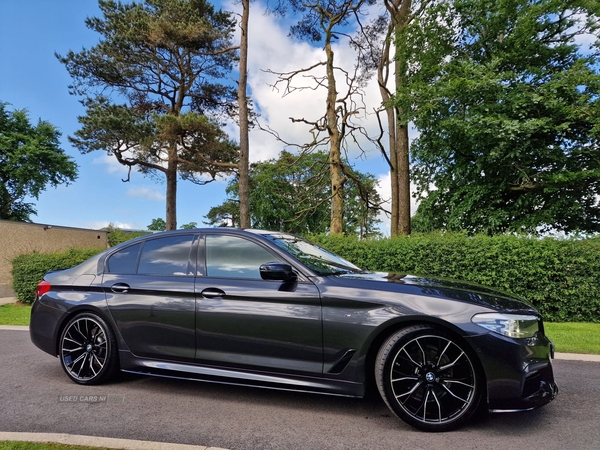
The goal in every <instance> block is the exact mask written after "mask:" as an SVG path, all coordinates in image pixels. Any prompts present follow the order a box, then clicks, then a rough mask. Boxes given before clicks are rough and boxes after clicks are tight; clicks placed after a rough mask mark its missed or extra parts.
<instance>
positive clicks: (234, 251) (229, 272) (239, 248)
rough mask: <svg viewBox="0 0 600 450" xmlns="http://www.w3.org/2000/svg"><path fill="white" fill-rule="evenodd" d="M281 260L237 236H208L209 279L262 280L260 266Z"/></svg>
mask: <svg viewBox="0 0 600 450" xmlns="http://www.w3.org/2000/svg"><path fill="white" fill-rule="evenodd" d="M269 262H280V259H279V258H278V257H277V256H275V255H273V254H272V253H271V252H269V251H268V250H266V249H264V248H263V247H261V246H260V245H258V244H256V243H254V242H251V241H248V240H247V239H243V238H240V237H237V236H213V235H208V236H206V274H207V276H209V277H226V278H255V279H260V278H261V277H260V271H259V269H260V266H261V265H262V264H266V263H269Z"/></svg>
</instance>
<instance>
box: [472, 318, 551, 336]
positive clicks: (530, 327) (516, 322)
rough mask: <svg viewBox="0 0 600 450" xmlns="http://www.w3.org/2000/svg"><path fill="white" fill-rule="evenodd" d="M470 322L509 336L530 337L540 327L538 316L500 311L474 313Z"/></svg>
mask: <svg viewBox="0 0 600 450" xmlns="http://www.w3.org/2000/svg"><path fill="white" fill-rule="evenodd" d="M471 322H473V323H474V324H476V325H479V326H480V327H483V328H486V329H488V330H490V331H493V332H494V333H498V334H502V335H504V336H508V337H511V338H528V337H532V336H533V335H534V334H535V333H537V332H538V331H539V329H540V328H539V324H538V318H537V317H536V316H529V315H518V314H500V313H486V314H475V315H474V316H473V318H472V319H471Z"/></svg>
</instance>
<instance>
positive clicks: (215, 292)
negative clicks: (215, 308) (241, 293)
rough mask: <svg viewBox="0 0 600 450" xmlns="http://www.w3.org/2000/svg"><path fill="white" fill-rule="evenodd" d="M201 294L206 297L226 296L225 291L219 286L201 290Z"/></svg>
mask: <svg viewBox="0 0 600 450" xmlns="http://www.w3.org/2000/svg"><path fill="white" fill-rule="evenodd" d="M200 295H201V296H202V297H204V298H221V297H225V292H223V291H222V290H221V289H217V288H206V289H204V290H203V291H202V292H200Z"/></svg>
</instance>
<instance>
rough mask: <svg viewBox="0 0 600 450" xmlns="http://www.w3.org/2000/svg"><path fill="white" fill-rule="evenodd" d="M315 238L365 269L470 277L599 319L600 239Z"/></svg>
mask: <svg viewBox="0 0 600 450" xmlns="http://www.w3.org/2000/svg"><path fill="white" fill-rule="evenodd" d="M310 239H311V240H312V241H313V242H315V243H317V244H319V245H321V246H323V247H325V248H327V249H329V250H331V251H333V252H334V253H337V254H339V255H340V256H342V257H344V258H346V259H348V260H349V261H352V262H354V263H355V264H357V265H358V266H360V267H365V268H368V269H370V270H376V271H386V272H395V273H411V274H415V275H433V276H438V277H446V278H456V279H460V280H464V281H470V282H474V283H478V284H482V285H486V286H490V287H494V288H497V289H500V290H502V291H505V292H509V293H512V294H514V295H516V296H519V297H523V298H525V299H527V300H528V301H530V302H531V303H532V304H533V305H534V306H535V307H536V308H537V309H538V310H539V311H540V312H541V313H542V314H543V316H544V318H545V319H546V320H548V321H553V322H600V283H599V282H598V280H600V238H592V239H552V238H545V239H536V238H528V237H521V236H493V237H489V236H479V235H478V236H474V237H469V236H467V235H463V234H452V233H444V234H441V233H440V234H413V235H411V236H407V237H398V238H393V239H380V240H362V241H358V240H357V239H356V238H353V237H339V236H312V237H311V238H310Z"/></svg>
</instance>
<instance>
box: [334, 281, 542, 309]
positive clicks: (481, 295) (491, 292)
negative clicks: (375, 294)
mask: <svg viewBox="0 0 600 450" xmlns="http://www.w3.org/2000/svg"><path fill="white" fill-rule="evenodd" d="M335 278H336V279H337V280H338V281H339V282H340V283H342V284H349V285H352V286H354V287H358V285H364V283H365V282H366V283H368V284H369V285H370V286H369V288H370V289H381V290H386V291H396V292H401V293H406V294H416V295H426V296H430V297H438V298H447V299H450V300H458V301H461V302H466V303H472V304H477V305H481V306H484V307H487V308H490V309H494V310H497V311H504V312H532V313H534V312H535V313H537V311H536V310H535V309H534V308H533V306H531V305H530V304H529V303H527V302H526V301H525V300H524V299H521V298H515V297H514V296H511V295H510V294H507V293H505V292H502V291H499V290H495V289H491V288H488V287H485V286H481V285H478V284H475V283H468V282H463V281H458V280H453V279H447V278H439V277H423V276H416V275H408V274H397V273H385V272H365V273H354V274H344V275H337V276H335ZM372 283H374V284H372Z"/></svg>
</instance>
